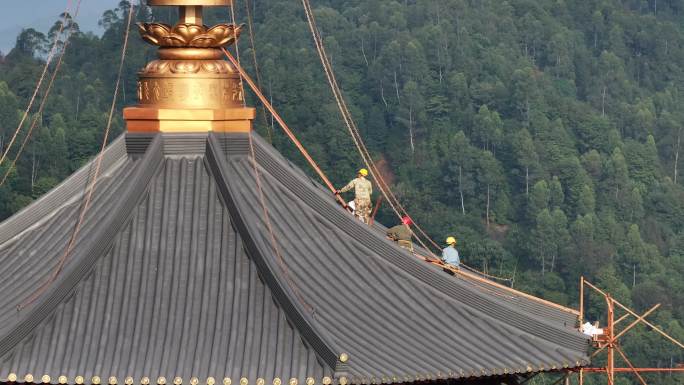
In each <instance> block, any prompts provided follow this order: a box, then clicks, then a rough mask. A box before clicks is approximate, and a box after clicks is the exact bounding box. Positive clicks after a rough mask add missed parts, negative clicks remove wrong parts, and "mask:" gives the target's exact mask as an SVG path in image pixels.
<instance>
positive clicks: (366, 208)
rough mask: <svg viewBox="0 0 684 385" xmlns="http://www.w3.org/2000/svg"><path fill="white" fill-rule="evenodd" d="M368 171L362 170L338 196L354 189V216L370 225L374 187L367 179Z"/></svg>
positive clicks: (337, 192) (338, 191) (339, 191)
mask: <svg viewBox="0 0 684 385" xmlns="http://www.w3.org/2000/svg"><path fill="white" fill-rule="evenodd" d="M367 176H368V170H366V169H365V168H362V169H360V170H359V172H358V174H357V176H356V178H355V179H353V180H352V181H351V182H349V183H347V185H346V186H344V187H342V188H341V189H339V190H337V191H336V192H335V193H336V194H341V193H343V192H347V191H349V190H351V189H352V188H353V189H354V194H355V196H354V215H355V216H356V217H357V218H359V219H360V220H361V221H362V222H363V223H365V224H370V214H371V194H373V185H372V184H371V182H370V181H369V180H368V179H366V177H367Z"/></svg>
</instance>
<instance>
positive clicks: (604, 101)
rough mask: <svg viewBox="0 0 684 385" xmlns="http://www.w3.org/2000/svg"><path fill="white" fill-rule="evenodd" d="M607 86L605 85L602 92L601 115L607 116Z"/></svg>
mask: <svg viewBox="0 0 684 385" xmlns="http://www.w3.org/2000/svg"><path fill="white" fill-rule="evenodd" d="M607 88H608V87H607V86H603V91H602V92H601V116H606V89H607Z"/></svg>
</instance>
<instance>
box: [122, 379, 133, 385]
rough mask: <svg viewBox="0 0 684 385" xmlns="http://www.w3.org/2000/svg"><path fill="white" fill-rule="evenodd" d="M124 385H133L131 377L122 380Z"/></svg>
mask: <svg viewBox="0 0 684 385" xmlns="http://www.w3.org/2000/svg"><path fill="white" fill-rule="evenodd" d="M124 383H125V384H126V385H133V377H126V379H125V380H124Z"/></svg>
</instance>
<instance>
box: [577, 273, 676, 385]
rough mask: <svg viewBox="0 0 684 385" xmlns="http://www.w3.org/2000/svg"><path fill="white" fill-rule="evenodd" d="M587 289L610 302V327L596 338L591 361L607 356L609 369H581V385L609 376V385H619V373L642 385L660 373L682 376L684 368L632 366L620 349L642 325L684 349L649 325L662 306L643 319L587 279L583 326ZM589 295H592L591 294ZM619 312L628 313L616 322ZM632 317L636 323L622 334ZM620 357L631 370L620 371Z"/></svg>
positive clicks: (582, 285)
mask: <svg viewBox="0 0 684 385" xmlns="http://www.w3.org/2000/svg"><path fill="white" fill-rule="evenodd" d="M585 287H587V288H589V289H591V291H587V292H588V293H589V292H594V293H595V294H598V295H600V296H602V297H603V298H604V300H605V302H606V326H605V327H604V328H603V330H602V331H603V332H602V333H601V334H597V335H595V336H593V338H592V342H593V344H594V347H595V348H596V350H595V351H594V352H593V353H592V354H591V358H594V357H596V356H597V355H599V354H600V353H602V352H604V351H605V352H606V366H605V367H590V368H579V369H577V370H576V371H577V372H578V375H579V385H583V384H584V374H585V373H605V374H606V378H607V383H608V385H614V384H615V375H616V374H618V373H633V374H634V376H635V377H636V378H637V379H638V380H639V382H640V383H641V384H642V385H648V384H647V382H646V380H645V379H644V377H643V376H642V375H641V373H658V372H669V373H673V372H682V373H684V367H676V368H637V367H635V366H634V365H633V364H632V362H631V361H630V360H629V358H627V355H626V354H625V353H624V352H623V351H622V348H621V347H620V342H619V339H620V338H621V337H622V336H624V335H625V334H626V333H627V332H628V331H630V330H632V329H633V328H634V327H635V326H637V325H639V324H642V325H646V326H648V327H650V328H651V329H652V330H653V331H656V332H657V333H659V334H660V335H662V336H663V337H665V338H666V339H668V340H669V341H670V342H672V343H674V344H675V345H677V346H679V347H680V348H682V349H684V344H682V343H681V342H679V341H677V340H676V339H675V338H673V337H672V336H670V335H669V334H667V333H665V331H663V330H662V329H661V328H659V327H658V326H655V325H653V324H652V323H650V322H648V321H647V320H646V317H647V316H649V315H650V314H651V313H653V312H654V311H655V310H656V309H658V308H659V307H660V304H656V305H655V306H653V307H651V308H650V309H648V310H647V311H646V312H644V313H643V314H642V315H639V314H637V313H636V312H634V311H633V310H631V309H629V308H628V307H627V306H625V305H623V304H621V303H620V302H619V301H617V300H616V299H615V298H613V297H612V296H611V295H610V294H608V293H606V292H605V291H603V290H601V289H599V288H598V287H596V286H595V285H593V284H592V283H590V282H589V281H587V280H586V279H585V278H584V277H581V278H580V309H579V312H580V315H579V317H580V318H579V319H580V325H582V324H583V323H584V315H585V309H584V298H585ZM587 295H588V294H587ZM616 310H621V311H623V312H625V314H623V315H622V316H620V317H619V318H617V319H615V315H616ZM629 317H634V318H635V320H634V321H632V322H631V323H630V324H629V325H627V326H626V327H624V328H623V329H622V330H620V331H618V330H617V326H618V325H619V324H620V323H621V322H622V321H624V320H626V319H627V318H629ZM616 353H617V355H619V356H620V357H621V358H622V360H623V361H624V362H625V364H626V365H627V367H616V366H615V361H616V360H615V358H616Z"/></svg>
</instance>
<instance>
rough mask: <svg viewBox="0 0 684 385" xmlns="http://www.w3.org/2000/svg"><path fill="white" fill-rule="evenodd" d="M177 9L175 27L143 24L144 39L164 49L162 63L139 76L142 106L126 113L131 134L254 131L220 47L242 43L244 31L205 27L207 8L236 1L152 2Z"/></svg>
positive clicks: (235, 76)
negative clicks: (177, 17) (204, 20)
mask: <svg viewBox="0 0 684 385" xmlns="http://www.w3.org/2000/svg"><path fill="white" fill-rule="evenodd" d="M147 4H148V5H151V6H178V7H179V18H180V20H179V21H178V23H177V24H176V25H168V24H163V23H139V24H138V27H139V32H140V35H141V36H142V38H143V39H144V40H145V41H147V42H148V43H150V44H153V45H156V46H158V47H159V59H158V60H153V61H152V62H150V63H148V64H147V65H146V66H145V68H144V69H143V70H142V71H141V72H140V73H139V74H138V75H139V81H138V105H137V106H136V107H129V108H126V109H125V110H124V118H125V119H126V123H127V127H128V130H129V131H165V132H188V131H192V132H198V131H249V130H250V129H251V126H252V123H251V122H252V119H253V118H254V108H245V107H244V95H243V92H242V86H241V84H240V76H239V74H238V71H237V70H236V69H235V67H234V66H233V65H232V64H230V63H229V62H227V61H225V60H223V59H222V56H223V53H222V52H221V50H220V48H221V47H225V46H228V45H231V44H234V43H235V42H236V41H237V38H238V36H240V29H241V27H240V26H236V25H233V24H218V25H215V26H213V27H208V26H206V25H204V23H203V20H202V9H203V7H206V6H208V7H213V6H230V5H231V4H232V0H148V1H147Z"/></svg>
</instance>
